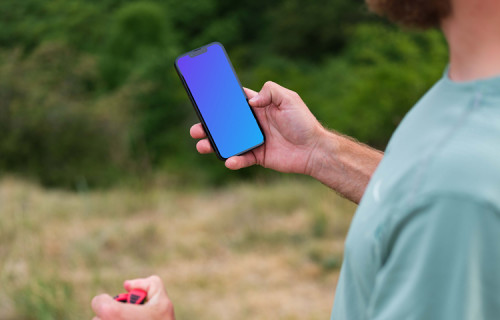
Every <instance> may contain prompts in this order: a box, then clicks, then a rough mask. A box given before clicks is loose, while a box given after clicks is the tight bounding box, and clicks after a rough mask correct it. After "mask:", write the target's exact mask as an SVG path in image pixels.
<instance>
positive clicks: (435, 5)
mask: <svg viewBox="0 0 500 320" xmlns="http://www.w3.org/2000/svg"><path fill="white" fill-rule="evenodd" d="M366 3H367V4H368V7H370V9H371V10H372V11H374V12H375V13H377V14H379V15H381V16H385V17H387V18H388V19H389V20H391V21H393V22H395V23H397V24H400V25H402V26H405V27H410V28H418V29H427V28H432V27H439V26H440V24H441V20H442V19H443V18H445V17H446V16H448V15H449V14H450V13H451V0H366Z"/></svg>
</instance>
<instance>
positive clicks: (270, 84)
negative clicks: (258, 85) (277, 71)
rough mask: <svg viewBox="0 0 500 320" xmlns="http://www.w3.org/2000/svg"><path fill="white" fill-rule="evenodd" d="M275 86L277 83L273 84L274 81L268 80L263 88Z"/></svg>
mask: <svg viewBox="0 0 500 320" xmlns="http://www.w3.org/2000/svg"><path fill="white" fill-rule="evenodd" d="M274 86H276V83H275V82H273V81H270V80H268V81H266V82H265V83H264V86H263V88H272V87H274Z"/></svg>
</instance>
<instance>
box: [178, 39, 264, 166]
mask: <svg viewBox="0 0 500 320" xmlns="http://www.w3.org/2000/svg"><path fill="white" fill-rule="evenodd" d="M212 45H219V46H220V47H221V48H222V51H223V52H224V55H225V56H226V59H227V62H228V63H229V66H230V67H231V70H232V71H233V75H234V77H235V78H236V80H237V81H238V84H239V86H240V89H241V91H242V92H243V95H244V96H245V97H246V101H247V105H248V107H249V108H250V111H251V112H252V115H253V117H254V118H255V121H256V122H257V125H258V126H259V130H260V132H261V133H262V143H260V144H258V145H255V146H253V147H251V148H248V149H246V150H244V151H242V152H239V153H237V154H235V155H232V156H231V157H234V156H239V155H242V154H244V153H247V152H249V151H251V150H253V149H255V148H258V147H260V146H262V145H263V144H264V143H265V142H266V135H265V134H264V130H262V126H261V124H260V122H259V119H258V118H257V115H256V114H255V112H254V110H253V108H252V107H251V106H250V104H249V103H248V97H247V95H246V94H245V90H243V86H242V85H241V82H240V79H239V78H238V76H237V75H236V71H235V70H234V67H233V64H232V63H231V60H230V59H229V56H228V54H227V52H226V49H225V48H224V46H223V45H222V43H220V42H211V43H209V44H207V45H204V46H201V47H199V48H196V49H194V50H191V51H189V52H186V53H184V54H182V55H180V56H178V57H177V58H176V59H175V63H174V67H175V71H176V72H177V75H178V76H179V79H180V80H181V82H182V85H183V87H184V90H185V91H186V93H187V95H188V97H189V100H190V101H191V104H192V105H193V107H194V110H195V112H196V115H197V116H198V119H199V120H200V122H201V125H202V126H203V129H204V130H205V133H206V134H207V138H208V141H210V145H211V146H212V148H213V149H214V151H215V155H216V156H217V158H218V159H219V160H222V161H225V160H227V159H228V158H224V157H223V156H222V155H221V154H220V152H219V149H218V148H217V145H216V144H215V142H214V139H213V137H212V134H211V133H210V130H209V129H208V126H207V125H206V123H205V120H204V119H203V116H202V115H201V112H200V109H199V108H198V105H197V104H196V101H195V100H194V98H193V95H192V94H191V90H190V89H189V87H188V85H187V83H186V80H185V79H184V76H183V75H182V73H181V71H180V70H179V66H178V65H177V61H178V60H179V59H180V58H182V57H184V56H186V55H189V56H190V57H195V56H197V55H200V54H203V53H205V52H206V51H207V48H208V47H210V46H212Z"/></svg>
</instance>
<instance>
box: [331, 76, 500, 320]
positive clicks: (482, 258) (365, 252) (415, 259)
mask: <svg viewBox="0 0 500 320" xmlns="http://www.w3.org/2000/svg"><path fill="white" fill-rule="evenodd" d="M332 319H334V320H344V319H348V320H363V319H377V320H378V319H384V320H391V319H394V320H396V319H397V320H402V319H425V320H433V319H436V320H437V319H439V320H447V319H450V320H451V319H453V320H460V319H470V320H478V319H500V77H497V78H491V79H485V80H480V81H473V82H466V83H455V82H453V81H451V80H450V79H449V78H448V77H447V72H445V76H444V77H443V78H442V79H441V80H440V81H439V82H437V83H436V85H435V86H434V87H433V88H432V89H431V90H430V91H429V92H428V93H427V94H426V95H425V96H424V97H423V98H422V99H421V100H420V101H419V102H418V103H417V104H416V105H415V107H413V109H412V110H410V112H409V113H408V114H407V115H406V117H405V118H404V119H403V121H402V122H401V124H400V125H399V127H398V128H397V130H396V131H395V133H394V135H393V136H392V138H391V141H390V142H389V144H388V147H387V150H386V153H385V155H384V158H383V160H382V162H381V163H380V165H379V167H378V168H377V170H376V171H375V173H374V175H373V177H372V179H371V181H370V183H369V185H368V187H367V189H366V192H365V194H364V196H363V198H362V200H361V203H360V205H359V207H358V210H357V212H356V214H355V215H354V218H353V221H352V223H351V227H350V229H349V232H348V235H347V239H346V244H345V253H344V262H343V265H342V269H341V274H340V278H339V283H338V285H337V291H336V295H335V301H334V307H333V311H332Z"/></svg>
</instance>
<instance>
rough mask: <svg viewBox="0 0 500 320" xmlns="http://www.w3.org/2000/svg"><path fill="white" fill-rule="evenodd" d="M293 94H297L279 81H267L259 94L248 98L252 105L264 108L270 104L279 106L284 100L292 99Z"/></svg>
mask: <svg viewBox="0 0 500 320" xmlns="http://www.w3.org/2000/svg"><path fill="white" fill-rule="evenodd" d="M293 95H296V93H294V92H293V91H291V90H288V89H286V88H284V87H282V86H280V85H279V84H277V83H274V82H272V81H267V82H266V83H265V84H264V86H262V89H261V90H260V92H259V94H258V95H256V96H254V97H253V98H252V99H250V100H248V102H249V103H250V105H251V106H252V107H257V108H259V107H260V108H262V107H266V106H268V105H270V104H275V105H277V106H279V105H281V104H282V103H283V102H284V101H287V100H290V99H291V98H292V96H293Z"/></svg>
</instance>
